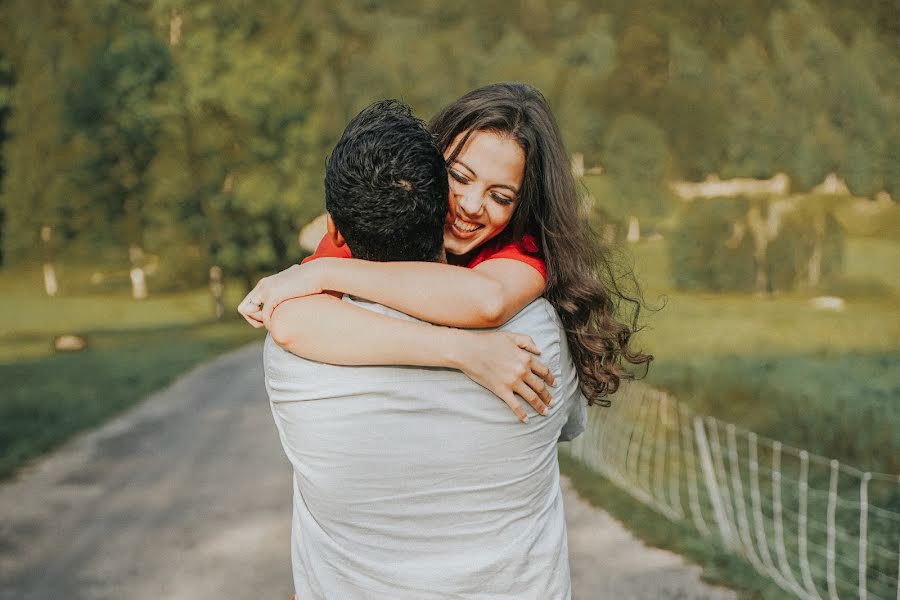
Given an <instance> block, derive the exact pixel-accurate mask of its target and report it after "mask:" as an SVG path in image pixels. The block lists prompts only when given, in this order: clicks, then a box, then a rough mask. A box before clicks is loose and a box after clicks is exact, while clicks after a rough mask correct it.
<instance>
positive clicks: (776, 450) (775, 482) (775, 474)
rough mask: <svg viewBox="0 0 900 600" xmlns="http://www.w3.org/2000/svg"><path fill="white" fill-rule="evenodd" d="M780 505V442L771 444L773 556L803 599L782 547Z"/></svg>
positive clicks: (788, 582)
mask: <svg viewBox="0 0 900 600" xmlns="http://www.w3.org/2000/svg"><path fill="white" fill-rule="evenodd" d="M782 509H783V506H782V503H781V442H773V443H772V513H773V514H772V517H773V518H774V520H775V554H777V555H778V567H779V568H780V569H781V574H782V575H783V576H784V581H785V583H786V584H787V585H788V587H789V588H790V589H791V591H792V592H794V593H795V594H797V595H798V596H800V597H801V598H803V597H805V596H806V594H805V593H804V591H803V588H802V587H800V584H799V583H798V582H797V578H796V577H794V572H793V571H791V565H790V563H788V559H787V550H786V549H785V546H784V518H783V515H782Z"/></svg>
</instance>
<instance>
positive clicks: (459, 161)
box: [454, 159, 519, 194]
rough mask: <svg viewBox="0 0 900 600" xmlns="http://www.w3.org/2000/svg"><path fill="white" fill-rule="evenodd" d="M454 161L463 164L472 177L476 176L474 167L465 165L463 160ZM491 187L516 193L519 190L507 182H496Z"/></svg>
mask: <svg viewBox="0 0 900 600" xmlns="http://www.w3.org/2000/svg"><path fill="white" fill-rule="evenodd" d="M454 163H456V164H458V165H462V166H464V167H465V168H466V170H468V171H469V173H471V174H472V177H475V178H476V179H477V178H478V173H476V172H475V169H473V168H472V167H470V166H469V165H467V164H466V163H464V162H463V161H461V160H458V159H457V160H455V161H454ZM492 187H499V188H505V189H507V190H509V191H511V192H512V193H513V194H518V193H519V190H518V189H516V188H515V186H512V185H507V184H505V183H497V184H494V185H493V186H492Z"/></svg>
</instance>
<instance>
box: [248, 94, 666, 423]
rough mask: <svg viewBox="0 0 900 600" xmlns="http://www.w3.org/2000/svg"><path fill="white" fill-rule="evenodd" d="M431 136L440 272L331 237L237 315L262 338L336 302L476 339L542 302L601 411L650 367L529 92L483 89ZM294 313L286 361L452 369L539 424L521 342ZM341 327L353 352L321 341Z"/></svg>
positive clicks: (549, 125)
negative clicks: (355, 299)
mask: <svg viewBox="0 0 900 600" xmlns="http://www.w3.org/2000/svg"><path fill="white" fill-rule="evenodd" d="M429 128H430V130H431V132H432V134H433V135H434V137H435V140H436V142H437V144H438V147H439V148H440V149H441V151H442V152H443V153H444V156H445V157H446V159H447V166H448V174H449V182H450V212H449V213H448V215H447V222H446V225H445V229H444V245H445V249H446V252H447V258H448V262H449V265H443V264H430V263H372V262H367V261H358V260H348V259H347V258H346V257H348V256H349V255H348V254H347V252H346V251H345V250H343V249H342V248H336V247H334V246H333V245H332V244H329V242H328V240H327V236H326V240H323V243H322V244H321V245H320V247H319V250H317V252H316V254H315V255H314V256H313V257H311V258H313V259H316V258H318V259H319V260H313V261H312V262H306V263H305V264H304V265H303V266H294V267H291V268H290V269H288V270H286V271H284V272H282V273H280V274H278V275H275V276H273V277H269V278H266V279H264V280H262V281H261V282H260V283H259V284H258V285H257V287H256V288H254V290H253V291H251V292H250V294H248V296H247V298H245V300H244V302H242V303H241V306H240V307H239V310H240V311H241V313H242V314H244V316H245V318H247V320H248V321H249V322H251V324H254V325H256V326H261V325H263V324H265V325H267V326H268V325H269V317H270V315H271V314H272V311H273V310H274V308H275V307H276V306H277V305H278V304H279V303H281V302H283V301H284V300H285V299H288V298H296V297H300V296H307V295H312V294H319V293H320V292H323V291H326V290H331V291H337V292H344V293H349V294H352V295H355V296H360V297H363V298H366V299H368V300H371V301H373V302H377V303H379V304H384V305H386V306H389V307H391V308H394V309H397V310H399V311H402V312H404V313H407V314H409V315H411V316H414V317H417V318H419V319H421V320H424V321H427V322H429V323H434V324H438V325H446V326H450V327H466V328H483V327H496V326H499V325H501V324H503V323H505V322H506V321H507V320H509V318H510V317H512V316H513V315H515V314H516V313H517V312H518V311H520V310H521V309H522V308H523V307H525V306H526V305H527V304H529V303H530V302H531V301H533V300H534V299H536V298H538V297H540V296H541V295H543V296H544V297H546V298H547V299H548V300H549V301H550V303H551V304H552V305H553V306H554V308H555V309H556V310H557V312H558V313H559V316H560V319H561V320H562V323H563V326H564V328H565V330H566V332H567V336H568V342H569V347H570V349H571V353H572V358H573V361H574V362H575V365H576V367H577V369H578V374H579V380H580V384H581V388H582V391H583V393H584V395H585V397H586V398H587V399H588V402H589V403H590V404H594V403H597V402H601V403H606V402H605V401H603V400H602V398H603V396H605V395H606V394H608V393H612V392H614V391H615V390H616V389H617V388H618V385H619V381H620V380H621V379H622V378H630V377H631V375H630V374H629V373H628V372H626V371H625V370H624V369H623V367H622V361H623V360H625V361H627V362H630V363H632V364H643V363H648V362H649V361H650V360H651V359H652V357H651V356H649V355H646V354H643V353H640V352H634V351H632V350H631V349H630V348H629V339H630V336H631V333H632V328H631V327H629V326H628V325H626V324H624V323H621V322H619V321H618V320H617V319H616V316H615V312H616V308H617V306H618V304H619V301H620V300H625V301H627V302H631V303H633V304H634V305H635V307H636V308H638V307H639V305H638V303H637V302H636V301H635V300H633V299H631V298H628V297H626V296H624V295H623V294H622V293H621V292H620V291H619V288H618V286H617V285H616V283H615V281H614V279H613V278H612V277H611V269H610V268H609V265H608V263H607V261H606V259H605V257H603V256H602V255H601V254H600V252H599V250H598V248H596V247H595V246H594V245H593V244H591V243H590V242H589V239H588V237H587V234H586V232H585V231H584V230H583V229H582V227H581V225H580V224H579V221H578V210H577V208H578V203H577V196H576V192H575V184H574V181H573V178H572V175H571V172H570V170H569V164H568V160H567V157H566V153H565V151H564V149H563V145H562V139H561V136H560V133H559V129H558V127H557V125H556V123H555V121H554V119H553V116H552V113H551V111H550V109H549V106H548V105H547V103H546V101H545V100H544V98H543V96H542V95H541V94H540V93H539V92H538V91H537V90H535V89H534V88H532V87H531V86H528V85H526V84H519V83H502V84H495V85H489V86H486V87H483V88H480V89H477V90H474V91H472V92H469V93H468V94H466V95H464V96H463V97H462V98H460V99H459V100H457V101H456V102H454V103H452V104H451V105H449V106H447V107H446V108H444V109H443V110H442V111H440V112H439V113H438V114H437V116H435V117H434V119H433V120H432V121H431V123H430V125H429ZM329 257H332V258H329ZM338 257H340V258H338ZM601 273H602V274H603V275H605V276H606V279H607V280H606V281H605V282H604V281H602V280H601V279H600V274H601ZM387 281H389V282H390V284H389V285H385V282H387ZM290 304H291V311H292V318H290V319H285V318H284V316H283V315H280V318H279V321H280V322H281V325H280V326H279V330H278V331H272V334H273V337H275V339H276V341H278V342H279V343H281V345H283V346H284V347H286V348H287V349H288V350H290V351H291V352H293V353H295V354H298V355H300V356H303V357H306V358H311V359H314V360H319V361H322V362H331V363H335V364H352V365H359V364H407V365H420V366H440V367H451V368H458V369H460V370H462V371H463V372H465V373H466V374H467V375H468V376H469V377H471V378H472V379H474V380H475V381H477V382H478V383H480V384H482V385H483V386H484V387H486V388H488V389H489V390H491V391H493V392H494V393H495V394H497V395H498V396H499V397H500V398H501V399H503V400H504V401H505V402H506V403H507V404H509V405H510V407H511V408H512V409H513V410H514V412H515V413H516V414H517V415H518V416H519V418H520V419H521V420H522V421H527V416H526V414H525V411H524V410H523V409H522V408H521V406H520V404H519V403H518V401H517V400H516V398H515V395H514V394H518V395H519V396H521V397H522V398H523V399H525V400H526V401H527V402H528V403H529V404H531V405H532V406H533V407H534V408H535V410H537V411H538V412H539V413H542V414H546V406H545V405H546V404H549V403H550V401H551V400H550V396H549V393H548V392H547V390H546V386H545V385H544V384H545V382H546V383H550V384H551V385H552V383H553V380H552V374H549V371H548V369H547V368H546V366H545V365H543V364H542V363H540V362H539V361H537V360H535V359H534V356H533V355H534V354H537V353H538V351H537V349H536V348H535V347H534V344H533V342H532V341H531V340H530V339H529V338H528V337H527V336H511V335H509V334H503V333H491V334H477V333H473V332H462V331H457V330H448V329H444V328H435V327H433V326H430V325H428V324H427V323H426V324H422V323H410V322H405V321H400V320H398V319H391V318H389V317H385V316H382V315H374V314H371V313H368V311H364V310H362V309H357V308H356V307H352V306H349V305H347V304H346V303H339V302H324V303H323V302H319V303H318V304H317V305H316V306H313V305H312V304H307V305H306V306H305V307H304V306H301V305H300V303H296V302H292V303H290ZM636 312H637V311H636ZM363 313H366V314H363ZM304 317H305V318H304ZM636 318H637V314H635V320H636ZM348 320H350V321H352V323H353V329H352V330H353V331H354V332H357V335H355V336H354V338H353V340H352V341H351V340H350V339H343V340H341V339H337V338H335V337H333V336H328V335H327V334H328V332H329V331H331V330H332V329H331V325H333V324H337V323H341V324H343V325H344V326H345V327H346V326H347V324H348V322H350V321H348ZM326 340H327V341H326Z"/></svg>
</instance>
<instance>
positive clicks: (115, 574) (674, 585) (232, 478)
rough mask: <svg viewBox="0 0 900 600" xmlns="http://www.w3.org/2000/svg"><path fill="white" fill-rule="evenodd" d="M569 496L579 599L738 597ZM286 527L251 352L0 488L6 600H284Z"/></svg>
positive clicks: (0, 577) (256, 350)
mask: <svg viewBox="0 0 900 600" xmlns="http://www.w3.org/2000/svg"><path fill="white" fill-rule="evenodd" d="M564 483H565V484H566V488H565V489H566V511H567V519H568V521H569V536H570V538H569V540H570V541H569V545H570V551H571V555H572V574H573V584H574V590H575V598H576V600H590V599H594V598H614V599H616V600H620V599H622V600H627V599H629V598H635V599H637V598H647V599H651V598H653V599H656V598H726V597H731V596H729V595H725V594H723V593H722V592H721V591H720V590H717V589H715V588H709V587H708V586H705V585H703V584H701V583H700V582H699V579H698V575H697V569H696V568H693V567H687V566H685V565H684V563H683V561H682V560H681V559H680V558H678V557H677V556H674V555H672V554H670V553H667V552H662V551H659V550H655V549H648V548H646V547H645V546H643V545H642V544H641V543H640V542H637V541H636V540H634V539H633V538H632V536H631V535H630V534H629V533H628V532H627V531H625V530H624V529H623V528H622V526H621V525H619V524H618V523H617V522H615V521H614V520H612V518H611V517H609V515H607V514H606V513H604V512H602V511H598V510H596V509H594V508H592V507H590V506H589V505H587V504H586V503H585V502H583V501H581V499H580V498H578V497H577V496H576V495H575V493H574V492H573V491H572V490H571V488H570V486H568V482H564ZM289 512H290V467H289V465H288V463H287V461H286V459H285V458H284V456H283V455H282V452H281V447H280V445H279V443H278V439H277V436H276V433H275V426H274V424H273V422H272V416H271V413H270V412H269V408H268V404H267V403H266V401H265V392H264V391H263V387H262V369H261V365H260V347H259V346H258V345H254V346H250V347H247V348H243V349H241V350H238V351H235V352H232V353H230V354H228V355H226V356H223V357H221V358H219V359H217V360H215V361H213V362H211V363H208V364H206V365H203V366H201V367H199V368H197V369H195V370H194V371H192V372H191V373H190V374H188V375H186V376H185V377H183V378H181V379H180V380H179V381H178V382H176V383H175V384H174V385H172V386H171V387H169V388H168V389H166V390H164V391H162V392H160V393H158V394H155V395H154V396H152V397H151V398H149V399H148V400H147V401H146V402H144V403H142V404H141V405H139V406H137V407H135V408H134V409H133V410H131V411H129V412H128V413H126V414H124V415H122V416H120V417H119V418H117V419H115V420H113V421H112V422H110V423H109V424H107V425H106V426H104V427H102V428H101V429H98V430H96V431H94V432H91V433H89V434H87V435H84V436H81V437H79V438H78V439H76V440H75V441H73V442H72V443H70V444H68V445H66V446H65V447H64V448H62V449H61V450H60V451H59V452H57V453H55V454H53V455H52V456H50V457H48V458H47V459H45V460H42V461H39V462H38V463H36V464H34V465H32V466H31V467H29V468H28V469H26V470H25V471H24V472H23V473H22V474H21V475H20V476H19V477H18V478H17V479H16V480H15V481H13V482H9V483H6V484H3V485H2V486H0V600H13V599H15V600H32V599H34V600H38V599H40V600H46V599H47V598H67V599H70V600H77V599H97V600H106V599H110V600H111V599H116V600H118V599H125V598H127V599H128V600H151V599H152V600H161V599H165V600H181V599H184V600H187V599H190V600H196V599H198V598H234V599H244V598H247V599H250V598H253V599H256V598H273V599H278V598H281V599H284V600H287V598H289V597H290V595H291V593H292V590H291V582H290V570H289V549H288V539H289V536H290V520H289V519H290V514H289ZM598 557H602V558H598Z"/></svg>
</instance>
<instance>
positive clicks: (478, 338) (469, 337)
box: [455, 331, 556, 423]
mask: <svg viewBox="0 0 900 600" xmlns="http://www.w3.org/2000/svg"><path fill="white" fill-rule="evenodd" d="M460 333H461V334H462V337H461V345H460V347H459V349H458V354H457V358H456V361H455V362H456V363H457V366H458V368H459V370H460V371H462V372H463V373H465V374H466V375H468V376H469V378H470V379H472V380H473V381H475V382H476V383H478V384H480V385H482V386H484V387H485V388H487V389H488V390H490V391H491V392H493V393H494V394H496V395H497V396H498V397H499V398H500V399H501V400H503V401H504V402H505V403H506V404H507V405H508V406H509V407H510V408H511V409H512V411H513V412H514V413H515V414H516V416H517V417H519V420H520V421H522V422H523V423H527V422H528V415H527V414H526V413H525V409H523V408H522V404H521V403H520V402H519V401H518V400H517V399H516V395H518V396H519V397H521V398H522V399H523V400H525V401H526V402H528V404H530V405H531V406H532V408H534V410H536V411H537V413H538V414H540V415H545V416H546V415H547V414H548V413H549V407H550V406H552V405H553V398H552V397H551V395H550V391H549V390H548V389H547V386H548V385H550V386H552V385H555V383H556V382H555V380H554V378H553V374H552V373H551V372H550V369H549V368H548V367H547V365H545V364H544V363H542V362H541V361H539V360H538V359H537V355H539V354H540V353H541V351H540V350H538V348H537V346H536V345H535V343H534V340H532V339H531V338H530V337H529V336H527V335H519V334H515V333H506V332H503V331H492V332H487V333H479V332H474V331H463V332H460Z"/></svg>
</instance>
